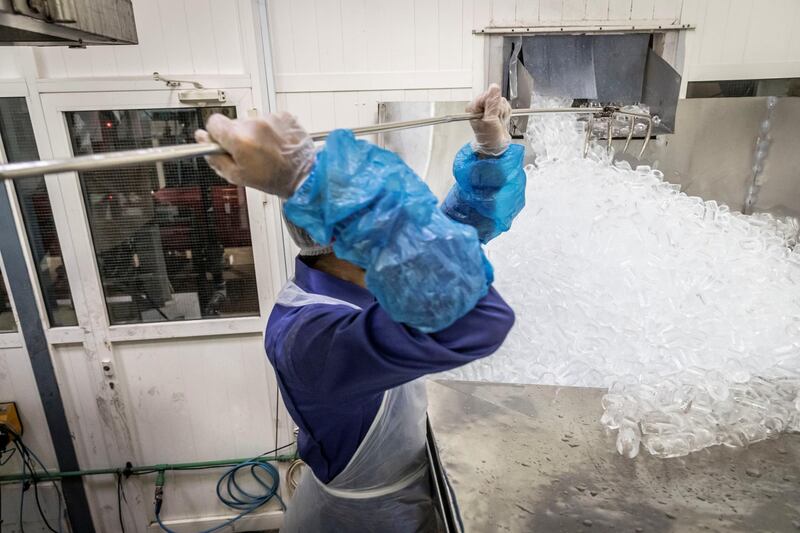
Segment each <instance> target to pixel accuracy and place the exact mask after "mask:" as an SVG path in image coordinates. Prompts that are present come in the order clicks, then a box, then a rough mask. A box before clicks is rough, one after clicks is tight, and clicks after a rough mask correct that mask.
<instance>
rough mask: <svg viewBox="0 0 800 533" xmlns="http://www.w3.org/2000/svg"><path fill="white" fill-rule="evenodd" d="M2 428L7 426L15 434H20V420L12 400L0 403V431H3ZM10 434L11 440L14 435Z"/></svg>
mask: <svg viewBox="0 0 800 533" xmlns="http://www.w3.org/2000/svg"><path fill="white" fill-rule="evenodd" d="M4 428H9V429H11V431H13V432H14V433H16V434H17V435H22V422H21V421H20V419H19V412H18V411H17V404H15V403H14V402H6V403H0V433H4V431H3V429H4ZM10 436H11V440H14V436H13V435H10Z"/></svg>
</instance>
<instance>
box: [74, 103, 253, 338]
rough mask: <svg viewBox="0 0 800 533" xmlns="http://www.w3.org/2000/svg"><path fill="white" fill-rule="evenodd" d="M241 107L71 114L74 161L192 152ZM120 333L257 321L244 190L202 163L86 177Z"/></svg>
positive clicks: (108, 299) (82, 176)
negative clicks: (210, 121) (187, 148)
mask: <svg viewBox="0 0 800 533" xmlns="http://www.w3.org/2000/svg"><path fill="white" fill-rule="evenodd" d="M212 113H224V114H226V115H227V116H230V117H234V116H235V109H234V108H232V107H207V108H193V109H188V108H187V109H148V110H144V109H128V110H113V111H74V112H68V113H66V119H67V127H68V130H69V135H70V140H71V143H72V149H73V152H74V154H75V155H84V154H96V153H102V152H110V151H117V150H130V149H136V148H148V147H152V146H163V145H172V144H185V143H193V142H194V138H193V133H194V130H195V129H197V128H199V127H202V125H203V124H205V121H206V119H207V118H208V117H209V116H210V115H211V114H212ZM79 175H80V181H81V188H82V191H83V197H84V203H85V206H86V212H87V215H88V219H89V225H90V227H91V232H92V239H93V243H94V251H95V256H96V258H97V265H98V269H99V272H100V278H101V281H102V284H103V291H104V294H105V299H106V305H107V308H108V314H109V317H110V320H111V323H112V324H132V323H141V322H157V321H165V320H170V321H171V320H190V319H200V318H219V317H236V316H250V315H257V314H258V311H259V310H258V295H257V290H256V278H255V268H254V262H253V249H252V245H251V240H250V225H249V218H248V212H247V202H246V198H245V190H244V188H243V187H236V186H233V185H230V184H228V183H227V182H226V181H224V180H223V179H221V178H219V177H218V176H217V175H216V174H215V173H214V171H213V170H211V168H209V166H208V165H207V164H206V162H205V160H204V159H203V158H202V157H199V158H194V159H187V160H182V161H172V162H166V163H155V164H146V165H140V166H133V167H126V168H116V169H109V170H98V171H90V172H81V173H80V174H79Z"/></svg>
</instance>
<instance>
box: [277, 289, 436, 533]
mask: <svg viewBox="0 0 800 533" xmlns="http://www.w3.org/2000/svg"><path fill="white" fill-rule="evenodd" d="M277 303H278V304H280V305H284V306H291V307H299V306H303V305H309V304H330V305H347V306H349V307H353V308H356V309H359V307H358V306H356V305H353V304H351V303H349V302H345V301H342V300H337V299H335V298H331V297H328V296H322V295H317V294H311V293H307V292H305V291H303V290H302V289H301V288H300V287H298V286H297V285H296V284H295V283H293V282H291V281H290V282H289V283H288V284H287V285H286V286H285V287H284V288H283V290H282V291H281V293H280V294H279V295H278V299H277ZM427 405H428V400H427V395H426V393H425V384H424V382H423V381H422V380H417V381H413V382H411V383H407V384H405V385H402V386H400V387H396V388H394V389H391V390H389V391H386V392H385V393H384V395H383V401H382V402H381V406H380V408H379V409H378V413H377V414H376V415H375V420H374V421H373V422H372V425H371V426H370V428H369V430H368V431H367V434H366V435H365V437H364V440H363V441H362V442H361V444H360V445H359V447H358V449H357V450H356V452H355V454H354V455H353V457H352V458H351V459H350V462H349V463H347V466H346V467H345V469H344V470H342V471H341V472H340V473H339V475H337V476H336V477H335V478H334V479H332V480H331V481H330V482H329V483H328V484H327V485H326V484H323V483H322V482H321V481H320V480H318V479H317V477H316V476H315V475H314V473H313V472H312V471H311V469H310V468H306V469H305V471H304V474H303V477H302V479H301V480H300V484H299V485H298V486H297V489H296V490H295V492H294V496H293V497H292V500H291V502H290V504H289V509H288V510H287V512H286V515H285V517H284V523H283V527H282V528H281V532H283V533H317V532H325V533H327V532H332V533H333V532H336V533H350V532H353V533H356V532H358V533H370V532H374V533H395V532H396V533H412V532H432V531H436V530H437V518H436V514H435V511H434V506H433V502H432V500H431V493H430V480H429V471H428V462H427V455H426V453H425V419H426V418H425V412H426V409H427Z"/></svg>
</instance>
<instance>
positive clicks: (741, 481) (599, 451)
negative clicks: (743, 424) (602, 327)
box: [428, 380, 800, 533]
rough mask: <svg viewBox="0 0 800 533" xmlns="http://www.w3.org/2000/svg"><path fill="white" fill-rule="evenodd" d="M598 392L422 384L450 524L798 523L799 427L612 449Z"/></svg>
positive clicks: (789, 526)
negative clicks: (668, 450)
mask: <svg viewBox="0 0 800 533" xmlns="http://www.w3.org/2000/svg"><path fill="white" fill-rule="evenodd" d="M602 395H603V391H602V390H600V389H587V388H576V387H550V386H542V385H508V384H497V383H473V382H460V381H444V380H442V381H430V382H429V383H428V401H429V407H428V418H429V443H430V444H432V446H431V448H432V450H431V451H432V457H431V460H432V462H433V463H434V469H433V470H434V473H435V476H434V478H435V479H438V480H439V481H440V482H442V483H443V482H444V480H445V479H446V481H447V483H448V484H449V487H446V486H445V485H443V484H441V485H439V487H440V489H441V490H440V492H441V499H442V501H443V507H444V512H445V513H446V514H451V515H452V516H453V521H452V522H451V528H453V524H454V525H455V527H454V529H455V530H456V531H458V530H460V529H462V528H463V530H464V531H468V532H483V531H512V532H516V531H524V532H546V533H550V532H557V531H583V532H594V531H612V530H613V531H631V532H633V531H641V532H654V531H659V532H660V531H675V532H684V531H719V532H723V531H724V532H731V531H735V532H739V531H741V532H751V531H770V532H775V531H787V532H791V531H795V532H796V531H800V435H796V434H794V435H784V436H782V437H781V438H779V439H777V440H771V441H766V442H761V443H758V444H755V445H753V446H751V447H750V448H748V449H729V448H724V447H720V446H717V447H714V448H711V449H707V450H704V451H701V452H699V453H695V454H692V455H690V456H688V457H682V458H675V459H657V458H654V457H651V456H650V455H648V454H647V453H646V451H644V450H643V451H642V453H640V454H639V456H638V457H637V458H635V459H633V460H630V459H625V458H623V457H621V456H619V455H618V454H617V452H616V450H615V449H614V437H613V436H612V435H607V434H606V433H605V431H604V429H603V428H602V426H601V425H600V423H599V419H600V415H601V412H602V409H601V407H600V398H601V397H602Z"/></svg>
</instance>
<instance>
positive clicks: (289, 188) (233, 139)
mask: <svg viewBox="0 0 800 533" xmlns="http://www.w3.org/2000/svg"><path fill="white" fill-rule="evenodd" d="M194 138H195V140H196V141H197V142H199V143H207V142H216V143H218V144H219V145H220V146H222V148H224V149H225V151H226V152H228V153H227V154H223V155H210V156H206V161H208V164H209V166H211V168H213V169H214V170H215V171H216V173H217V174H219V175H220V176H222V177H223V178H225V179H226V180H227V181H229V182H230V183H233V184H234V185H244V186H246V187H252V188H253V189H258V190H261V191H264V192H266V193H269V194H275V195H277V196H280V197H281V198H289V197H290V196H291V195H292V194H294V191H295V190H296V189H297V187H298V186H299V185H300V183H301V182H302V181H303V179H305V177H306V176H308V174H309V172H311V168H312V167H313V166H314V156H315V150H314V142H313V141H312V140H311V137H310V136H309V135H308V133H306V130H304V129H303V127H302V126H301V125H300V124H299V123H298V122H297V120H296V119H295V118H294V117H293V116H292V115H290V114H289V113H274V114H270V115H267V116H266V117H265V118H258V119H249V118H245V119H236V120H231V119H229V118H228V117H226V116H224V115H219V114H215V115H211V117H210V118H209V119H208V121H207V122H206V129H205V130H197V131H196V132H194Z"/></svg>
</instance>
